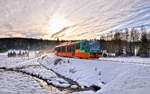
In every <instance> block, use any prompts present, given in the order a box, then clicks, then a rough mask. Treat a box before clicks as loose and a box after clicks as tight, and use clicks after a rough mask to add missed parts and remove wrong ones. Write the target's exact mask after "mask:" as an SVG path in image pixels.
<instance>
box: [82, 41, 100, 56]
mask: <svg viewBox="0 0 150 94" xmlns="http://www.w3.org/2000/svg"><path fill="white" fill-rule="evenodd" d="M80 46H81V49H82V50H84V51H85V52H87V53H88V54H89V58H99V57H101V50H100V44H99V41H96V40H90V41H88V40H84V41H81V43H80Z"/></svg>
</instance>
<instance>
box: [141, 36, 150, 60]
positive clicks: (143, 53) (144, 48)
mask: <svg viewBox="0 0 150 94" xmlns="http://www.w3.org/2000/svg"><path fill="white" fill-rule="evenodd" d="M139 47H140V49H139V55H140V56H141V57H148V56H149V54H148V40H147V38H146V33H143V34H142V38H141V42H140V44H139Z"/></svg>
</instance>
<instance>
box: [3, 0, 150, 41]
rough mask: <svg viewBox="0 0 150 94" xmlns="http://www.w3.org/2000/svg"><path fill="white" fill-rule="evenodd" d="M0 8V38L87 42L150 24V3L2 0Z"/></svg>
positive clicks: (145, 0) (147, 0)
mask: <svg viewBox="0 0 150 94" xmlns="http://www.w3.org/2000/svg"><path fill="white" fill-rule="evenodd" d="M0 6H1V7H0V11H1V13H0V37H33V38H41V37H43V38H48V39H50V38H52V36H55V37H54V38H56V37H59V38H61V39H86V38H95V37H99V35H100V34H103V33H106V32H109V31H111V30H114V29H119V28H126V27H134V26H140V25H143V24H150V0H132V1H131V0H1V1H0ZM53 34H54V35H53Z"/></svg>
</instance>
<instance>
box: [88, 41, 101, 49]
mask: <svg viewBox="0 0 150 94" xmlns="http://www.w3.org/2000/svg"><path fill="white" fill-rule="evenodd" d="M89 47H90V51H98V50H100V44H99V42H98V41H89Z"/></svg>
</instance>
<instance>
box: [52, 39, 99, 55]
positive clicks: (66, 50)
mask: <svg viewBox="0 0 150 94" xmlns="http://www.w3.org/2000/svg"><path fill="white" fill-rule="evenodd" d="M55 55H57V56H66V57H78V58H99V57H101V50H100V44H99V42H98V41H94V40H82V41H76V42H68V43H62V44H60V45H58V46H56V47H55Z"/></svg>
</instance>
